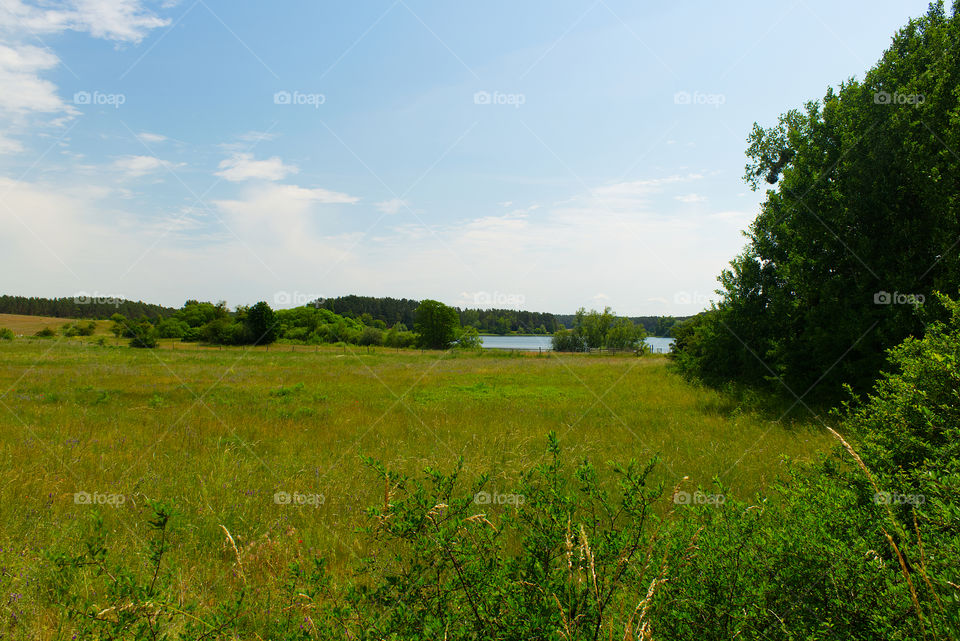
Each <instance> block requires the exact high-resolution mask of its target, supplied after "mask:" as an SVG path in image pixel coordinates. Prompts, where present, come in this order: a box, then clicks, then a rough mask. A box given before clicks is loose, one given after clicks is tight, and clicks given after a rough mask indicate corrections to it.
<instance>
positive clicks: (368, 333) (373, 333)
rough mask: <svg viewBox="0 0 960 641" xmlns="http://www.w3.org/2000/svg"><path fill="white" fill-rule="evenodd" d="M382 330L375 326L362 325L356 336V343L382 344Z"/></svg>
mask: <svg viewBox="0 0 960 641" xmlns="http://www.w3.org/2000/svg"><path fill="white" fill-rule="evenodd" d="M382 344H383V332H382V331H380V330H379V329H377V328H376V327H364V328H363V330H362V331H361V332H360V336H359V337H358V338H357V345H382Z"/></svg>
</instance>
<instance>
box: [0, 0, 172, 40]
mask: <svg viewBox="0 0 960 641" xmlns="http://www.w3.org/2000/svg"><path fill="white" fill-rule="evenodd" d="M168 24H170V20H168V19H165V18H159V17H157V16H155V15H154V14H153V13H151V12H150V11H149V10H147V9H146V8H144V7H143V5H142V3H141V2H140V0H71V1H69V2H66V3H64V4H63V5H62V6H61V7H58V8H56V9H51V8H46V7H40V6H35V5H32V4H28V3H26V2H23V0H6V1H5V2H3V3H2V4H0V29H3V30H6V31H12V32H15V33H24V32H25V33H26V34H29V35H43V34H49V33H61V32H63V31H68V30H69V31H81V32H86V33H89V34H90V35H91V36H93V37H94V38H103V39H105V40H115V41H119V42H132V43H138V42H140V41H141V40H143V38H144V37H145V36H146V35H147V33H149V32H150V31H151V30H152V29H156V28H158V27H164V26H166V25H168Z"/></svg>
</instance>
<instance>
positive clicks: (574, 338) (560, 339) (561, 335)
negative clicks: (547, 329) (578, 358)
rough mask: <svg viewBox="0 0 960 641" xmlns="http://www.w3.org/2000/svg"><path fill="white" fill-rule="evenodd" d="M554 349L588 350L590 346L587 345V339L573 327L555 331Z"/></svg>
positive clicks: (566, 350)
mask: <svg viewBox="0 0 960 641" xmlns="http://www.w3.org/2000/svg"><path fill="white" fill-rule="evenodd" d="M551 342H552V344H553V351H555V352H588V351H590V348H589V347H588V346H587V339H586V338H584V336H583V335H582V334H581V333H579V332H577V331H574V330H572V329H561V330H558V331H557V332H554V334H553V339H552V341H551Z"/></svg>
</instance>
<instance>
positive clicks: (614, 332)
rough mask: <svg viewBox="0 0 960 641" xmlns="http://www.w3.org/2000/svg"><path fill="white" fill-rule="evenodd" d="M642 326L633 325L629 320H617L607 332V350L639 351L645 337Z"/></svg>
mask: <svg viewBox="0 0 960 641" xmlns="http://www.w3.org/2000/svg"><path fill="white" fill-rule="evenodd" d="M646 334H647V333H646V331H644V329H643V326H642V325H639V326H638V325H634V324H633V321H631V320H630V319H629V318H617V319H615V320H614V321H613V323H612V324H611V326H610V329H609V330H608V331H607V335H606V339H605V344H606V347H607V348H608V349H633V350H636V349H639V348H640V347H641V346H642V345H644V342H643V339H644V338H645V337H646Z"/></svg>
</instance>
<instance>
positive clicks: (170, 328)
mask: <svg viewBox="0 0 960 641" xmlns="http://www.w3.org/2000/svg"><path fill="white" fill-rule="evenodd" d="M189 331H190V326H189V325H188V324H187V323H186V322H185V321H182V320H180V319H179V318H164V319H163V320H162V321H160V322H159V323H157V336H159V337H160V338H184V337H185V336H186V335H187V333H188V332H189Z"/></svg>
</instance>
